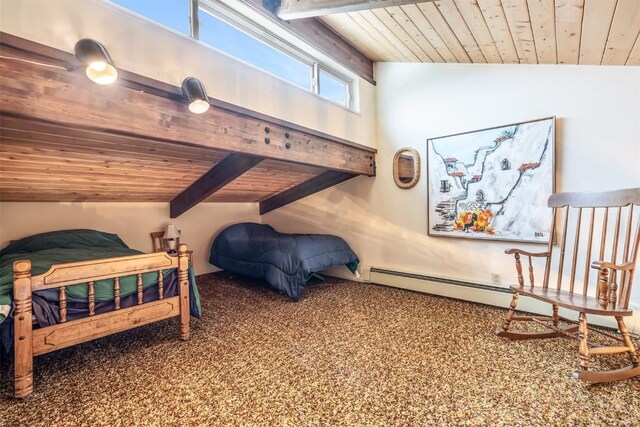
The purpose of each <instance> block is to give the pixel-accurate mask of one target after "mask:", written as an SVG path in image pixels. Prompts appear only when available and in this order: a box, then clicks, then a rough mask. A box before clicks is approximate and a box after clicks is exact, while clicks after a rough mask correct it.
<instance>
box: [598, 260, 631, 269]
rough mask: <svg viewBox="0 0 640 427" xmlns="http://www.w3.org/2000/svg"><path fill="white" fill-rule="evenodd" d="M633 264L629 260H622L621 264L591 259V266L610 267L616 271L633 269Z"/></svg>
mask: <svg viewBox="0 0 640 427" xmlns="http://www.w3.org/2000/svg"><path fill="white" fill-rule="evenodd" d="M635 265H636V263H635V262H631V261H629V262H623V263H622V264H614V263H612V262H608V261H593V262H592V263H591V268H595V269H596V270H608V269H610V268H611V269H614V270H617V271H625V270H626V271H629V270H633V268H634V267H635Z"/></svg>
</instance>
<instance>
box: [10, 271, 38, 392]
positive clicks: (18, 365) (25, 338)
mask: <svg viewBox="0 0 640 427" xmlns="http://www.w3.org/2000/svg"><path fill="white" fill-rule="evenodd" d="M13 304H14V306H15V313H14V315H13V321H14V329H13V333H14V337H13V340H14V351H15V362H14V363H15V396H16V397H18V398H23V397H27V396H28V395H30V394H31V393H32V392H33V337H32V335H31V332H32V329H31V261H16V262H14V263H13Z"/></svg>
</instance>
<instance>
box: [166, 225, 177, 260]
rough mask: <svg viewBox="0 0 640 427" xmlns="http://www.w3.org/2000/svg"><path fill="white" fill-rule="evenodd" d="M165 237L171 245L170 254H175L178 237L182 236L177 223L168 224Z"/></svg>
mask: <svg viewBox="0 0 640 427" xmlns="http://www.w3.org/2000/svg"><path fill="white" fill-rule="evenodd" d="M164 238H165V240H166V241H167V244H168V245H169V251H168V252H169V253H170V254H175V253H176V252H177V251H176V244H177V243H178V239H179V238H180V230H178V227H176V226H175V224H169V225H168V226H167V231H165V233H164Z"/></svg>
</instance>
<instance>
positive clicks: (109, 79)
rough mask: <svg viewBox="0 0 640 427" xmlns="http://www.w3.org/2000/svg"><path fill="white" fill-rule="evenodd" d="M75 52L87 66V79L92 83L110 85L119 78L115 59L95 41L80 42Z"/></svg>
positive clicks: (85, 40)
mask: <svg viewBox="0 0 640 427" xmlns="http://www.w3.org/2000/svg"><path fill="white" fill-rule="evenodd" d="M75 52H76V57H77V58H78V60H79V61H80V62H82V63H83V64H85V65H86V66H87V77H89V79H90V80H91V81H93V82H96V83H98V84H101V85H108V84H111V83H113V82H115V81H116V79H117V78H118V70H117V69H116V66H115V64H114V63H113V59H111V56H110V55H109V52H107V49H105V47H104V46H102V45H101V44H100V43H99V42H97V41H95V40H93V39H81V40H78V43H76V47H75Z"/></svg>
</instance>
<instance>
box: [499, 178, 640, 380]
mask: <svg viewBox="0 0 640 427" xmlns="http://www.w3.org/2000/svg"><path fill="white" fill-rule="evenodd" d="M548 204H549V207H551V208H553V225H552V235H551V236H550V239H549V246H548V249H547V251H546V252H540V253H531V252H527V251H523V250H520V249H509V250H507V251H505V253H507V254H509V255H514V256H515V260H516V270H517V273H518V285H517V286H515V285H514V286H511V287H510V288H511V290H513V292H514V295H513V300H512V301H511V306H510V308H509V312H508V313H507V316H506V318H505V320H504V324H503V325H502V327H501V328H498V329H497V330H496V335H498V336H501V337H506V338H510V339H512V340H520V339H532V338H551V337H561V336H569V337H572V338H577V339H578V340H579V343H580V344H579V362H580V368H579V369H578V370H576V371H574V373H573V377H574V378H576V379H579V380H583V381H590V382H610V381H618V380H624V379H627V378H632V377H635V376H639V375H640V366H639V364H638V360H639V357H638V354H637V353H636V349H635V348H634V345H633V342H632V341H631V338H630V337H629V332H628V330H627V327H626V326H625V324H624V321H623V318H624V317H625V316H631V315H632V314H633V310H630V309H629V299H630V297H631V287H632V285H633V273H634V270H635V266H636V259H637V257H638V246H639V245H640V218H638V215H637V214H634V205H640V188H634V189H628V190H618V191H611V192H605V193H557V194H553V195H552V196H551V197H550V198H549V203H548ZM563 211H564V214H563ZM558 217H560V218H562V222H563V227H562V230H561V233H560V236H558V237H559V239H558V241H559V244H560V251H559V254H558V255H557V256H554V253H553V243H554V241H555V238H556V232H555V230H556V225H557V221H556V219H557V218H558ZM634 222H635V223H636V225H635V227H634V225H633V223H634ZM594 228H595V229H596V230H595V233H594ZM634 228H635V233H632V230H633V229H634ZM611 232H613V238H612V240H609V239H608V238H607V235H608V234H610V233H611ZM594 234H595V236H594ZM621 237H623V238H621ZM568 240H569V241H571V240H573V250H571V251H568V250H565V249H566V247H567V241H568ZM632 240H633V243H631V242H632ZM608 242H610V243H609V244H607V243H608ZM592 250H597V251H598V252H597V255H596V256H595V259H596V260H594V261H591V260H592ZM565 255H567V258H568V257H569V256H570V257H571V258H570V259H571V264H570V266H569V267H570V269H569V268H566V269H565ZM521 256H526V257H528V261H529V262H528V270H529V284H525V279H524V276H523V272H522V264H521V261H520V258H521ZM620 256H621V259H619V258H620ZM532 258H541V259H542V260H543V261H544V263H545V269H544V277H543V280H542V286H540V285H537V286H536V285H534V274H533V271H534V268H533V262H532ZM583 262H584V264H582V263H583ZM579 265H584V266H583V267H579ZM556 267H557V274H555V275H554V277H553V278H552V277H551V274H550V273H551V270H552V269H554V271H555V268H556ZM578 270H583V271H584V275H583V279H582V284H581V286H580V285H578V283H577V280H579V279H576V273H578ZM592 270H593V273H591V272H592ZM567 273H569V274H568V275H567ZM591 274H594V275H596V274H597V276H596V277H594V280H593V281H592V282H591V283H593V286H591V287H590V286H589V283H590V282H589V276H590V275H591ZM580 275H581V276H582V274H580ZM550 279H551V280H550ZM553 279H555V283H554V284H553V285H552V284H551V282H552V280H553ZM563 280H564V285H563ZM574 291H575V292H574ZM520 295H525V296H528V297H531V298H535V299H537V300H540V301H544V302H547V303H549V304H551V305H552V307H553V313H552V315H551V316H516V315H515V311H516V305H517V304H518V298H519V297H520ZM559 307H563V308H566V309H569V310H574V311H577V312H579V313H580V314H579V317H578V321H577V322H576V321H574V320H569V319H566V318H564V317H560V316H559V315H558V310H559ZM587 314H595V315H600V316H613V317H614V318H615V319H616V321H617V324H618V329H619V330H620V335H621V337H618V336H616V335H613V334H609V333H606V332H602V331H599V330H593V331H592V332H598V333H601V334H603V335H606V336H607V337H609V338H612V339H614V340H617V341H620V342H621V345H619V346H594V345H593V344H592V343H591V342H589V340H588V337H589V327H588V324H587ZM560 320H562V321H565V322H568V323H570V325H569V326H568V327H560V324H559V322H560ZM513 321H528V322H535V323H537V324H540V325H543V326H545V327H546V328H547V329H548V331H543V332H516V331H510V330H509V326H510V325H511V322H513ZM576 331H577V334H576ZM615 353H628V356H629V358H630V359H631V364H630V365H629V366H627V367H625V368H622V369H616V370H610V371H599V372H597V371H590V370H589V357H590V356H591V355H605V354H615Z"/></svg>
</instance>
